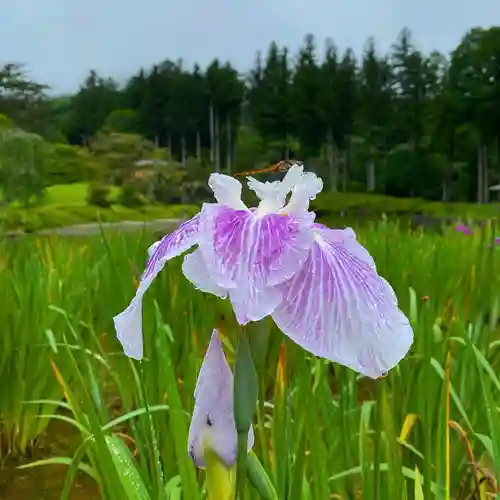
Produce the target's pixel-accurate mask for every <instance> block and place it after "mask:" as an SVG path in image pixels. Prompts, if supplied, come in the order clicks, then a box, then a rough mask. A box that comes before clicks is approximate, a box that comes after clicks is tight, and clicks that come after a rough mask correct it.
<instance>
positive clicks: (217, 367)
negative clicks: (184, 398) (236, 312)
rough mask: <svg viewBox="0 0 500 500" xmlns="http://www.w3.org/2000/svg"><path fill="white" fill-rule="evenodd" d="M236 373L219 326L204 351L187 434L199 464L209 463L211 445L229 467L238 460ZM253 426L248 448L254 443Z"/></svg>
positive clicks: (189, 450)
mask: <svg viewBox="0 0 500 500" xmlns="http://www.w3.org/2000/svg"><path fill="white" fill-rule="evenodd" d="M233 390H234V386H233V374H232V372H231V369H230V368H229V365H228V364H227V361H226V358H225V356H224V352H223V350H222V346H221V342H220V339H219V335H218V333H217V330H214V331H213V333H212V339H211V340H210V344H209V346H208V349H207V353H206V354H205V359H204V360H203V364H202V366H201V369H200V373H199V374H198V381H197V383H196V388H195V392H194V399H195V405H194V411H193V418H192V419H191V425H190V427H189V436H188V452H189V454H190V455H191V458H192V459H193V461H194V463H195V464H196V466H197V467H206V461H205V452H204V449H205V446H207V445H208V446H209V447H210V448H211V449H212V450H213V451H214V452H215V453H216V454H217V455H218V456H219V457H220V458H221V459H222V460H223V461H224V462H225V464H226V465H227V466H228V467H230V466H231V465H233V464H234V463H235V462H236V455H237V450H238V435H237V432H236V424H235V421H234V395H233ZM253 443H254V434H253V428H250V432H249V433H248V451H250V450H251V449H252V447H253Z"/></svg>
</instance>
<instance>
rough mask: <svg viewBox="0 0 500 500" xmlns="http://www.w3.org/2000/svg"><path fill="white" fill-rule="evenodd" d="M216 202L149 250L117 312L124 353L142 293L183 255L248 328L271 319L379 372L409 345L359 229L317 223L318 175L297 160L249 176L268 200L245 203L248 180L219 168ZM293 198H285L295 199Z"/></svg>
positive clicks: (214, 179) (303, 340)
mask: <svg viewBox="0 0 500 500" xmlns="http://www.w3.org/2000/svg"><path fill="white" fill-rule="evenodd" d="M208 185H209V186H210V188H211V189H212V191H213V193H214V196H215V198H216V200H217V203H205V204H203V206H202V208H201V211H200V213H198V214H197V215H195V216H194V217H193V218H192V219H190V220H188V221H186V222H184V223H183V224H182V225H181V226H180V227H179V228H178V229H176V230H175V231H173V232H172V233H171V234H168V235H166V236H165V237H164V238H163V239H162V240H161V241H159V242H157V243H155V244H153V245H152V246H151V247H150V249H149V255H150V256H149V260H148V262H147V264H146V270H145V271H144V274H143V276H142V278H141V282H140V284H139V287H138V289H137V292H136V295H135V297H134V298H133V300H132V302H131V303H130V305H129V306H128V307H127V309H125V311H123V312H122V313H120V314H119V315H118V316H116V317H115V318H114V321H115V327H116V330H117V336H118V339H119V340H120V342H121V343H122V345H123V348H124V351H125V353H126V354H127V355H128V356H130V357H133V358H136V359H141V358H142V355H143V347H142V312H141V310H142V298H143V296H144V293H145V292H146V290H147V289H148V288H149V286H150V285H151V282H152V281H153V279H154V278H155V277H156V276H157V275H158V273H159V272H160V271H161V269H163V267H164V266H165V263H166V262H167V261H168V260H170V259H172V258H174V257H177V256H179V255H181V254H182V253H184V252H185V251H187V250H188V249H189V248H191V247H193V246H197V248H196V250H195V251H194V252H192V253H190V254H188V255H186V256H185V257H184V262H183V266H182V270H183V273H184V275H185V276H186V278H187V279H188V280H189V281H191V282H192V283H193V285H194V286H195V287H196V288H198V289H200V290H202V291H203V292H207V293H212V294H214V295H217V296H218V297H221V298H229V300H230V301H231V303H232V306H233V309H234V312H235V316H236V319H237V320H238V322H239V324H241V325H245V324H247V323H249V322H250V321H258V320H260V319H262V318H264V317H266V316H269V315H270V316H271V317H272V319H273V320H274V322H275V324H276V325H277V326H278V327H279V329H280V330H281V331H282V332H283V333H284V334H285V335H287V336H288V337H289V338H290V339H292V340H293V341H294V342H296V343H297V344H298V345H300V346H302V347H303V348H304V349H306V350H307V351H309V352H310V353H312V354H314V355H316V356H320V357H324V358H327V359H329V360H331V361H334V362H337V363H340V364H343V365H345V366H348V367H350V368H352V369H354V370H355V371H358V372H359V373H361V374H363V375H366V376H369V377H371V378H377V377H380V376H381V375H383V374H385V373H386V372H388V371H389V370H390V369H391V368H393V367H394V366H395V365H396V364H397V363H398V362H399V361H400V360H401V359H402V358H403V357H404V356H405V355H406V353H407V352H408V350H409V348H410V346H411V344H412V342H413V332H412V329H411V326H410V324H409V322H408V319H407V318H406V316H405V315H404V314H403V313H402V312H401V310H400V309H399V308H398V303H397V298H396V295H395V294H394V291H393V289H392V288H391V286H390V285H389V284H388V283H387V281H386V280H385V279H384V278H382V277H380V276H379V275H378V274H377V270H376V266H375V263H374V261H373V259H372V257H371V256H370V254H369V253H368V251H367V250H366V249H365V248H364V247H363V246H362V245H361V244H360V243H358V242H357V241H356V235H355V233H354V231H353V230H352V229H329V228H328V227H326V226H324V225H322V224H318V223H315V221H314V219H315V214H314V213H313V212H310V211H309V210H308V209H309V202H310V200H313V199H314V198H315V197H316V195H317V194H318V193H319V192H320V191H321V190H322V188H323V182H322V180H321V179H320V178H318V177H317V176H316V175H315V174H314V173H311V172H303V167H302V166H301V165H294V166H292V167H291V168H290V170H289V171H288V172H287V174H286V175H285V177H284V178H283V180H282V181H275V182H260V181H257V180H256V179H254V178H252V177H249V178H248V187H249V188H250V189H251V190H252V191H254V192H255V194H256V195H257V196H258V198H259V199H260V203H259V204H258V206H257V207H256V208H248V207H247V206H246V205H245V204H244V203H243V201H242V200H241V193H242V185H241V183H240V182H239V181H238V180H236V179H234V178H232V177H230V176H227V175H222V174H212V175H211V176H210V178H209V181H208ZM288 196H289V200H288V201H287V197H288Z"/></svg>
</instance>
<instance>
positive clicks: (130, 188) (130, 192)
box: [118, 181, 147, 208]
mask: <svg viewBox="0 0 500 500" xmlns="http://www.w3.org/2000/svg"><path fill="white" fill-rule="evenodd" d="M118 203H120V205H123V206H124V207H129V208H135V207H141V206H143V205H146V203H147V199H146V197H145V196H144V195H143V194H142V193H141V189H140V186H139V185H138V184H137V183H135V182H130V181H128V182H125V183H124V184H123V186H122V191H121V193H120V196H119V197H118Z"/></svg>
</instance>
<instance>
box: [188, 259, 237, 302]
mask: <svg viewBox="0 0 500 500" xmlns="http://www.w3.org/2000/svg"><path fill="white" fill-rule="evenodd" d="M182 272H183V273H184V276H186V278H187V279H188V280H189V281H190V282H191V283H192V284H193V285H194V286H195V288H198V290H201V291H202V292H206V293H212V294H213V295H217V297H220V298H221V299H225V298H226V297H227V290H226V289H225V288H223V287H221V286H219V285H218V284H217V283H216V282H215V281H214V280H213V279H212V278H211V276H210V272H209V271H208V268H207V266H206V265H205V261H204V260H203V255H202V253H201V251H200V250H199V249H197V250H195V251H194V252H193V253H190V254H188V255H186V256H185V257H184V262H183V263H182Z"/></svg>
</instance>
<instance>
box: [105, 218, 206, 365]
mask: <svg viewBox="0 0 500 500" xmlns="http://www.w3.org/2000/svg"><path fill="white" fill-rule="evenodd" d="M199 218H200V214H197V215H195V216H194V217H193V218H192V219H190V220H188V221H186V222H184V223H182V224H181V225H180V226H179V227H178V228H177V229H176V230H175V231H173V232H172V233H170V234H167V235H166V236H164V237H163V238H162V239H161V240H160V241H159V242H157V243H155V244H153V245H152V246H151V247H150V257H149V259H148V261H147V264H146V269H145V271H144V273H143V275H142V277H141V282H140V284H139V287H138V288H137V291H136V294H135V297H134V298H133V299H132V301H131V302H130V305H129V306H128V307H127V309H125V310H124V311H123V312H121V313H120V314H118V315H117V316H115V317H114V318H113V321H114V323H115V329H116V333H117V338H118V340H119V341H120V343H121V344H122V346H123V350H124V352H125V354H126V355H127V356H129V357H131V358H134V359H142V356H143V348H142V297H143V296H144V294H145V293H146V291H147V289H148V288H149V287H150V285H151V283H152V282H153V280H154V279H155V278H156V276H157V275H158V273H159V272H160V271H161V270H162V269H163V268H164V266H165V264H166V262H167V261H168V260H170V259H172V258H174V257H177V256H178V255H180V254H182V253H184V252H185V251H186V250H188V249H189V248H191V247H192V246H193V245H195V244H196V243H197V242H198V229H199Z"/></svg>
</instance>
